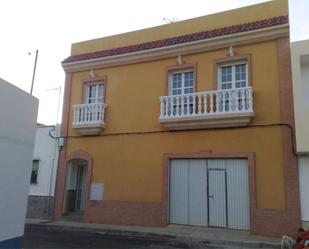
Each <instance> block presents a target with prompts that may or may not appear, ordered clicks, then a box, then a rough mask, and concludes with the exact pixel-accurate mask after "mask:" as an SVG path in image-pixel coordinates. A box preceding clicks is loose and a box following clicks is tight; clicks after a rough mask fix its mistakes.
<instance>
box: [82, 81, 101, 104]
mask: <svg viewBox="0 0 309 249" xmlns="http://www.w3.org/2000/svg"><path fill="white" fill-rule="evenodd" d="M85 87H86V89H85V90H86V91H85V92H86V94H85V100H84V101H85V103H87V104H93V103H103V102H104V84H103V83H101V82H93V83H88V84H86V86H85Z"/></svg>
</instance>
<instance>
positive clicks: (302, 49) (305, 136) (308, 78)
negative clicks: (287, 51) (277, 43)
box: [291, 40, 309, 154]
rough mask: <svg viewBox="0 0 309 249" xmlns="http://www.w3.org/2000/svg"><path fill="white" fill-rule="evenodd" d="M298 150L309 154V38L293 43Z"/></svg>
mask: <svg viewBox="0 0 309 249" xmlns="http://www.w3.org/2000/svg"><path fill="white" fill-rule="evenodd" d="M291 56H292V76H293V95H294V112H295V130H296V147H297V152H298V153H301V154H304V153H307V154H309V133H308V127H309V100H308V99H309V97H308V96H309V40H306V41H298V42H293V43H292V44H291Z"/></svg>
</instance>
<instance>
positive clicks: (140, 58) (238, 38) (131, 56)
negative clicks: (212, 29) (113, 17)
mask: <svg viewBox="0 0 309 249" xmlns="http://www.w3.org/2000/svg"><path fill="white" fill-rule="evenodd" d="M288 36H289V25H288V24H283V25H278V26H273V27H268V28H263V29H258V30H252V31H247V32H241V33H236V34H230V35H224V36H218V37H214V38H209V39H204V40H199V41H192V42H187V43H181V44H177V45H173V46H167V47H160V48H154V49H150V50H143V51H138V52H133V53H126V54H121V55H113V56H108V57H100V58H95V59H90V60H83V61H75V62H68V63H62V66H63V69H64V71H66V72H79V71H84V70H90V69H96V68H106V67H112V66H120V65H128V64H132V63H140V62H145V61H151V60H159V59H163V58H169V57H177V56H178V55H179V54H181V55H186V54H192V53H198V52H205V51H210V50H214V49H220V48H226V47H230V46H231V45H233V46H239V45H243V44H252V43H257V42H261V41H267V40H274V39H278V38H281V37H288Z"/></svg>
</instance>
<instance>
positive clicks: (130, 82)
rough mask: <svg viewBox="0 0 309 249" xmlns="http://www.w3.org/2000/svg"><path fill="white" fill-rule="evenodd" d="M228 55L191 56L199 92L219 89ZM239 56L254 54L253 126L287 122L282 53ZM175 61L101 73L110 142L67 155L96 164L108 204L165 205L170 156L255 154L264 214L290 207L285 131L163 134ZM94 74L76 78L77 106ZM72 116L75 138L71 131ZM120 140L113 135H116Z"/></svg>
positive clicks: (250, 49) (72, 145)
mask: <svg viewBox="0 0 309 249" xmlns="http://www.w3.org/2000/svg"><path fill="white" fill-rule="evenodd" d="M227 52H228V51H227V49H224V50H218V51H212V52H207V53H200V54H195V55H189V56H185V57H184V60H185V61H186V62H187V63H191V62H192V63H197V90H196V91H209V90H213V89H214V78H215V76H214V72H215V71H214V60H215V59H217V58H222V57H226V55H227ZM235 52H236V53H237V54H238V55H243V54H251V64H252V77H251V78H252V82H251V85H252V87H253V91H254V111H255V114H256V116H255V118H254V119H253V121H252V123H251V125H255V124H272V123H280V121H281V116H280V98H279V81H278V62H277V47H276V42H275V41H270V42H264V43H258V44H253V45H247V46H242V47H235ZM175 64H176V58H171V59H166V60H160V61H153V62H147V63H142V64H134V65H127V66H120V67H114V68H106V69H102V70H96V71H95V73H96V75H97V76H103V75H105V76H107V81H106V82H107V86H106V99H105V103H106V104H107V108H106V114H105V122H106V128H105V129H104V131H103V132H102V134H103V135H108V134H109V136H96V137H88V138H86V137H83V138H78V137H75V138H69V140H68V147H67V155H69V154H70V153H71V152H73V151H74V150H77V149H82V150H85V151H87V152H88V153H90V154H91V155H92V157H93V158H94V172H93V176H92V181H93V182H103V183H104V184H105V192H104V199H105V200H117V201H140V202H160V201H161V200H162V169H163V154H164V153H197V152H200V151H201V150H211V151H213V152H255V166H256V187H257V189H256V191H257V207H258V208H278V209H283V208H285V192H284V178H283V155H282V150H283V149H282V136H281V135H282V134H281V128H280V127H269V128H261V127H260V128H237V129H221V130H200V131H185V132H177V133H175V132H166V133H155V134H139V135H133V134H126V135H125V134H123V135H116V134H115V133H130V132H150V131H164V129H163V128H162V126H161V124H160V123H159V121H158V118H159V109H160V108H159V107H160V102H159V96H163V95H166V67H167V66H174V65H175ZM86 78H89V71H87V72H80V73H74V74H73V79H72V82H73V87H72V92H71V101H70V102H71V103H70V104H71V105H72V104H79V103H82V89H83V79H86ZM71 123H72V109H71V111H70V119H69V136H73V137H74V136H78V134H77V133H76V132H75V131H74V130H72V128H71ZM113 134H114V135H113Z"/></svg>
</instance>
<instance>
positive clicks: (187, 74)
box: [169, 70, 194, 95]
mask: <svg viewBox="0 0 309 249" xmlns="http://www.w3.org/2000/svg"><path fill="white" fill-rule="evenodd" d="M193 92H194V72H193V71H192V70H190V71H181V72H171V73H170V75H169V95H183V94H190V93H193Z"/></svg>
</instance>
